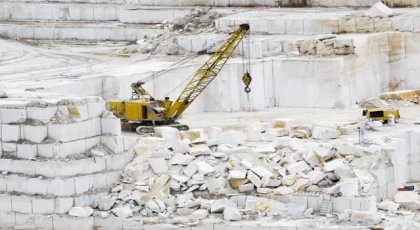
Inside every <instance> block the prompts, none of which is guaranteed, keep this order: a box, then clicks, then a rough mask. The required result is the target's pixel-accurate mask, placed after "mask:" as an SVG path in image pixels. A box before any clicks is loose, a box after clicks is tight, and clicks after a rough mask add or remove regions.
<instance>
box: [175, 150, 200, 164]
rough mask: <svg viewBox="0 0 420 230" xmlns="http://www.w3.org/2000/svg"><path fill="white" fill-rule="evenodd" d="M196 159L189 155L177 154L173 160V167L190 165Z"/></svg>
mask: <svg viewBox="0 0 420 230" xmlns="http://www.w3.org/2000/svg"><path fill="white" fill-rule="evenodd" d="M194 158H195V157H193V156H191V155H189V154H181V153H177V154H175V156H173V157H172V159H171V164H172V165H188V164H189V163H191V161H192V160H193V159H194Z"/></svg>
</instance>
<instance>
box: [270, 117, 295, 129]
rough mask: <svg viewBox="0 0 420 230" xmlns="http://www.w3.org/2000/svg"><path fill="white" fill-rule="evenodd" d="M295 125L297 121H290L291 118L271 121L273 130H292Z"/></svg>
mask: <svg viewBox="0 0 420 230" xmlns="http://www.w3.org/2000/svg"><path fill="white" fill-rule="evenodd" d="M295 125H296V120H295V119H290V118H277V119H273V120H272V121H271V128H284V129H290V128H292V127H293V126H295Z"/></svg>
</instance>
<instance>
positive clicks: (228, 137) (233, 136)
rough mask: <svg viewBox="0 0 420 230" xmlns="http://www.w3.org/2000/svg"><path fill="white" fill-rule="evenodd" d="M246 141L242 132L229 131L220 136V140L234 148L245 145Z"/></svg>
mask: <svg viewBox="0 0 420 230" xmlns="http://www.w3.org/2000/svg"><path fill="white" fill-rule="evenodd" d="M245 139H246V136H245V134H244V133H242V132H237V131H228V132H223V133H221V134H220V140H222V141H223V142H224V143H226V144H230V145H233V146H238V145H242V144H245Z"/></svg>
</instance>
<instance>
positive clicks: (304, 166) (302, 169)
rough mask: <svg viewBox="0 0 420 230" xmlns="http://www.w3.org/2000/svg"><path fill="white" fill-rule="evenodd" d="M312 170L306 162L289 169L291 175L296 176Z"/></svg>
mask: <svg viewBox="0 0 420 230" xmlns="http://www.w3.org/2000/svg"><path fill="white" fill-rule="evenodd" d="M310 169H311V168H310V167H309V166H308V164H306V162H304V161H299V162H298V163H295V164H293V165H290V166H289V167H287V170H288V171H289V172H290V173H295V174H297V173H300V172H305V171H308V170H310Z"/></svg>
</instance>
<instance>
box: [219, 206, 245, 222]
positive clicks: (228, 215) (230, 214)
mask: <svg viewBox="0 0 420 230" xmlns="http://www.w3.org/2000/svg"><path fill="white" fill-rule="evenodd" d="M223 218H224V219H225V220H229V221H232V220H241V219H242V218H241V213H240V212H239V210H238V209H237V208H234V207H226V208H225V210H224V212H223Z"/></svg>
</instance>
